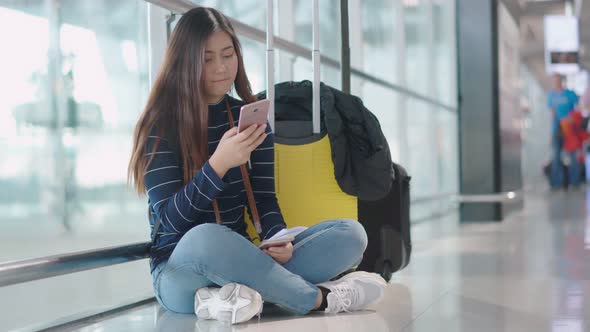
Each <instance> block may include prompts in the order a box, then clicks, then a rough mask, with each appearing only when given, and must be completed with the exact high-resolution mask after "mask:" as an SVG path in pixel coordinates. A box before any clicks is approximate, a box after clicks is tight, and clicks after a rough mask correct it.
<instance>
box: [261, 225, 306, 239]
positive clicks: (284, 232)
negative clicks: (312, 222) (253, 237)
mask: <svg viewBox="0 0 590 332" xmlns="http://www.w3.org/2000/svg"><path fill="white" fill-rule="evenodd" d="M306 229H307V227H305V226H298V227H293V228H285V229H281V230H280V231H279V232H278V233H277V234H275V235H273V236H272V237H271V238H270V239H268V240H280V239H281V238H283V237H287V236H292V237H295V236H297V235H299V234H301V233H303V232H304V231H305V230H306Z"/></svg>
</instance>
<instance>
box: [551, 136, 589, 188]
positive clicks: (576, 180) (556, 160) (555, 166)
mask: <svg viewBox="0 0 590 332" xmlns="http://www.w3.org/2000/svg"><path fill="white" fill-rule="evenodd" d="M562 153H563V148H562V147H561V140H560V139H558V138H557V137H554V138H553V161H552V162H551V187H552V188H555V189H559V188H561V187H563V181H564V178H563V174H564V171H563V164H562V161H561V155H562ZM568 154H569V158H570V164H569V167H568V177H569V185H570V186H574V187H577V186H579V185H580V182H581V178H580V177H581V175H582V174H581V173H582V169H581V168H582V165H581V164H580V162H579V161H578V158H577V153H576V152H569V153H568Z"/></svg>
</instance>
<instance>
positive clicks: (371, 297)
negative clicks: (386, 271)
mask: <svg viewBox="0 0 590 332" xmlns="http://www.w3.org/2000/svg"><path fill="white" fill-rule="evenodd" d="M318 286H322V287H325V288H327V289H329V290H330V293H329V294H328V296H327V300H328V307H327V308H326V311H325V312H326V313H329V314H335V313H339V312H343V311H346V312H349V311H355V310H362V309H365V308H366V307H368V306H370V305H372V304H375V303H377V302H379V301H380V300H381V299H382V298H383V296H384V295H385V287H387V282H386V281H385V280H384V279H383V278H382V277H381V276H380V275H378V274H376V273H368V272H352V273H349V274H347V275H345V276H343V277H342V278H340V279H338V280H335V281H328V282H325V283H322V284H319V285H318Z"/></svg>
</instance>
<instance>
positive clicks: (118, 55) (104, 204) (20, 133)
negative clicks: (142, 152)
mask: <svg viewBox="0 0 590 332" xmlns="http://www.w3.org/2000/svg"><path fill="white" fill-rule="evenodd" d="M59 4H60V5H59V6H58V2H57V1H27V2H22V1H2V2H0V44H1V45H5V46H6V47H2V55H1V61H0V66H1V68H0V70H1V72H2V75H0V87H2V89H3V91H5V92H7V91H8V92H9V93H5V94H3V97H2V98H0V117H1V119H2V120H0V123H2V125H1V126H2V129H3V130H1V131H0V146H1V147H0V159H1V160H3V161H4V162H3V163H2V166H0V187H1V188H2V189H1V191H0V205H1V206H2V210H3V211H4V213H3V222H2V230H3V232H2V234H3V236H7V237H9V238H10V240H11V241H20V240H21V239H22V238H27V237H28V236H35V235H41V234H43V235H44V236H54V235H56V236H57V235H59V234H95V232H98V233H103V232H107V233H109V234H111V233H112V234H117V235H116V236H113V237H109V238H108V240H107V239H106V237H105V236H99V237H96V242H95V241H84V242H83V243H78V242H77V241H75V240H73V239H71V238H68V240H66V241H64V242H65V243H68V242H69V241H70V240H71V243H69V244H66V245H65V248H64V247H62V248H60V249H56V250H60V251H61V250H62V249H83V248H87V247H96V246H97V245H100V244H104V243H109V244H111V243H127V242H129V241H130V240H143V239H145V238H146V236H147V234H148V232H147V229H146V227H144V226H145V221H144V220H143V219H144V215H145V213H144V203H143V202H142V200H140V199H138V198H137V197H136V195H135V194H134V193H132V192H131V191H130V190H129V189H128V188H127V185H126V167H127V162H128V160H129V152H130V150H131V134H132V130H133V128H134V126H135V122H136V121H137V117H138V115H139V114H140V112H141V110H142V107H143V105H144V103H145V99H146V95H147V92H148V82H147V75H148V67H147V32H146V25H147V20H146V4H145V3H144V2H143V1H124V2H120V3H119V2H117V3H116V4H114V3H112V2H108V1H89V2H80V1H60V2H59ZM104 22H108V23H107V24H105V23H104ZM33 40H34V41H35V42H30V41H33ZM140 225H141V226H140ZM23 227H24V228H23ZM23 229H27V232H23ZM23 233H24V234H23ZM100 238H103V239H100ZM0 242H2V241H0ZM75 242H76V243H75ZM2 243H3V244H5V243H4V242H2ZM70 245H71V246H70ZM52 252H53V251H52V250H50V252H48V251H47V248H43V247H41V246H38V245H36V244H35V243H31V242H25V243H23V244H22V246H21V249H20V250H0V261H1V260H9V259H21V258H27V257H32V256H38V255H41V254H49V253H52Z"/></svg>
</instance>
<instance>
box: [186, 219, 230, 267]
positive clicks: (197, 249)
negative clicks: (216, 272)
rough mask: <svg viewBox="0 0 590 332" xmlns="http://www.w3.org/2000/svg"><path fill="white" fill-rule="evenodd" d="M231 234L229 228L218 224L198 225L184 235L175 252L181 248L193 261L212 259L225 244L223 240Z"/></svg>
mask: <svg viewBox="0 0 590 332" xmlns="http://www.w3.org/2000/svg"><path fill="white" fill-rule="evenodd" d="M231 232H232V230H231V229H230V228H228V227H226V226H222V225H218V224H202V225H198V226H195V227H193V228H191V230H189V231H188V232H186V234H184V236H183V237H182V239H181V240H180V242H179V243H178V245H177V248H176V250H178V249H180V248H182V249H181V250H183V251H185V252H184V254H185V255H188V256H191V257H192V259H193V260H194V259H199V260H200V259H202V258H207V257H213V256H215V253H216V252H219V250H220V249H221V248H220V246H223V244H224V243H227V241H224V240H223V238H224V237H225V236H226V235H227V234H229V233H231Z"/></svg>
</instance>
